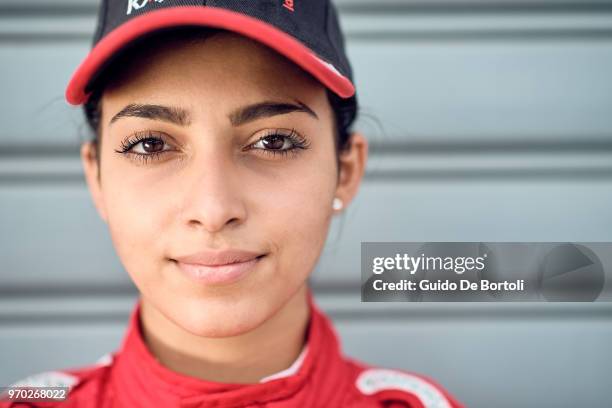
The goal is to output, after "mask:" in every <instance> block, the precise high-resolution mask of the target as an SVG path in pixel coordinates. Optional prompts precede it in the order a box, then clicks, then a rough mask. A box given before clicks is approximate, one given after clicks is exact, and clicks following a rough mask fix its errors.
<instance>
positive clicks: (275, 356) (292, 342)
mask: <svg viewBox="0 0 612 408" xmlns="http://www.w3.org/2000/svg"><path fill="white" fill-rule="evenodd" d="M307 290H308V288H307V286H306V284H305V285H303V286H302V288H300V290H298V292H296V294H295V295H294V296H293V297H292V298H291V299H290V300H289V301H288V302H287V303H286V304H285V305H284V306H283V307H282V308H281V309H280V310H279V311H278V312H277V313H275V314H274V315H273V316H271V317H270V318H269V319H268V320H266V321H265V322H264V323H263V324H262V325H260V326H258V327H256V328H255V329H253V330H251V331H248V332H246V333H242V334H240V335H237V336H232V337H225V338H210V337H201V336H196V335H194V334H192V333H189V332H187V331H185V330H184V329H182V328H181V327H179V326H177V325H176V324H174V323H173V322H172V321H170V320H168V319H167V318H166V317H165V316H164V315H163V314H161V313H160V312H159V311H158V310H157V309H156V308H155V307H154V306H153V305H151V304H150V303H149V302H147V301H146V300H145V299H143V300H142V304H141V323H142V330H143V336H144V339H145V342H146V344H147V347H148V348H149V350H150V352H151V353H152V354H153V355H154V356H155V357H156V358H157V359H158V360H159V361H160V363H161V364H163V365H164V366H166V367H167V368H169V369H171V370H173V371H175V372H178V373H181V374H185V375H188V376H191V377H195V378H199V379H202V380H207V381H215V382H222V383H243V384H249V383H257V382H259V380H260V379H262V378H263V377H266V376H269V375H272V374H274V373H277V372H279V371H281V370H284V369H286V368H289V366H291V364H292V363H293V362H294V361H295V360H296V359H297V357H298V356H299V354H300V352H301V351H302V348H303V346H304V343H305V335H306V330H307V326H308V321H309V317H310V316H309V308H308V299H307Z"/></svg>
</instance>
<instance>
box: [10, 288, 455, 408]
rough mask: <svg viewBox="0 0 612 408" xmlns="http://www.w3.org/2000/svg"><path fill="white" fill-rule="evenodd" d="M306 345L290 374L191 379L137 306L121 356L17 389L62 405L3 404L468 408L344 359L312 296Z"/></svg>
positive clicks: (400, 374) (413, 379) (431, 388)
mask: <svg viewBox="0 0 612 408" xmlns="http://www.w3.org/2000/svg"><path fill="white" fill-rule="evenodd" d="M308 298H309V300H308V302H309V307H310V311H311V313H310V323H309V325H308V330H307V333H308V334H307V347H306V348H305V349H304V352H303V353H302V354H301V356H300V358H298V360H297V361H296V363H294V365H293V366H292V367H291V368H290V369H289V370H283V371H282V372H280V373H278V374H276V375H273V376H269V377H266V378H265V379H264V380H262V381H263V382H259V383H255V384H227V383H218V382H212V381H204V380H200V379H197V378H193V377H188V376H185V375H182V374H179V373H176V372H174V371H171V370H170V369H168V368H166V367H164V366H162V365H161V364H160V363H159V362H158V361H157V360H156V359H155V357H154V356H153V355H152V354H151V353H150V351H149V350H148V348H147V346H146V344H145V343H144V341H143V337H142V332H141V328H140V320H139V319H140V303H139V302H138V303H136V306H135V307H134V310H133V312H132V314H131V317H130V321H129V326H128V328H127V332H126V335H125V337H124V340H123V342H122V345H121V347H120V349H119V351H117V352H115V353H113V354H109V355H108V356H107V358H106V359H104V361H100V362H98V363H97V364H95V365H92V366H89V367H85V368H80V369H73V370H64V371H53V372H47V373H41V374H39V375H35V376H32V377H29V378H27V379H25V380H24V381H21V382H18V383H16V384H15V386H25V385H29V386H67V387H69V392H68V396H67V399H66V400H64V401H62V402H57V401H56V402H50V401H47V402H16V401H11V402H6V401H5V402H0V407H1V408H5V407H41V408H42V407H83V408H141V407H142V408H144V407H146V408H157V407H164V408H209V407H210V408H213V407H214V408H238V407H244V408H264V407H265V408H336V407H349V408H373V407H386V408H464V405H462V404H461V403H459V402H458V401H457V400H456V399H455V398H453V397H452V396H451V395H450V394H449V393H448V392H447V391H446V390H444V389H443V388H442V387H440V386H439V385H438V384H436V383H435V382H434V381H433V380H431V379H429V378H427V377H425V376H423V375H418V374H415V373H411V372H409V371H404V370H394V369H386V368H376V367H373V366H371V365H368V364H365V363H363V362H359V361H357V360H354V359H351V358H348V357H346V356H344V355H343V354H342V352H341V349H340V343H339V341H338V336H337V334H336V332H335V329H334V327H333V325H332V323H331V321H330V320H329V318H328V317H327V316H326V315H325V314H324V313H323V312H322V311H321V310H320V309H319V308H318V306H317V305H316V304H315V302H314V300H313V296H312V293H311V292H310V290H309V292H308Z"/></svg>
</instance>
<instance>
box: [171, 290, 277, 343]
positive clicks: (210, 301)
mask: <svg viewBox="0 0 612 408" xmlns="http://www.w3.org/2000/svg"><path fill="white" fill-rule="evenodd" d="M263 302H264V301H263V300H260V299H258V298H256V297H252V296H248V297H246V298H242V299H240V300H239V301H232V300H231V299H226V298H206V299H198V298H196V299H181V300H179V301H177V302H175V303H174V304H175V305H176V307H171V308H165V309H166V310H162V313H163V314H164V315H165V316H166V317H167V318H168V319H170V320H171V321H172V322H173V323H174V324H175V325H177V326H179V327H181V328H182V329H183V330H185V331H188V332H190V333H191V334H193V335H196V336H202V337H231V336H237V335H240V334H244V333H246V332H248V331H250V330H253V329H255V328H256V327H258V326H259V325H261V324H262V323H263V322H264V321H265V320H266V319H267V318H268V314H269V313H268V310H269V309H270V308H269V307H268V305H266V304H264V303H263ZM270 313H272V312H270Z"/></svg>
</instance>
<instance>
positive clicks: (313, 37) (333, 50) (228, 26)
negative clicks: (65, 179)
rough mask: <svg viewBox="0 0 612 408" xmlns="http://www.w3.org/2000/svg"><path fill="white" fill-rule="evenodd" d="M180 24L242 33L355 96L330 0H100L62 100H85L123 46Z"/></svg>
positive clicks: (343, 93)
mask: <svg viewBox="0 0 612 408" xmlns="http://www.w3.org/2000/svg"><path fill="white" fill-rule="evenodd" d="M182 26H206V27H213V28H219V29H225V30H229V31H232V32H235V33H237V34H241V35H244V36H246V37H249V38H251V39H254V40H256V41H258V42H260V43H262V44H264V45H266V46H268V47H270V48H272V49H274V50H275V51H277V52H278V53H280V54H282V55H284V56H285V57H286V58H288V59H289V60H291V61H293V62H294V63H295V64H297V65H298V66H300V67H301V68H302V69H304V70H305V71H306V72H308V73H310V74H311V75H313V76H314V77H315V78H316V79H317V80H319V81H320V82H321V83H322V84H323V85H324V86H326V87H327V88H329V89H330V90H331V91H332V92H334V93H335V94H336V95H338V96H339V97H340V98H345V99H346V98H350V97H352V96H354V95H355V86H354V84H353V73H352V68H351V66H350V63H349V61H348V58H347V56H346V53H345V49H344V38H343V35H342V31H341V29H340V23H339V21H338V14H337V11H336V8H335V6H334V5H333V4H332V2H331V0H200V1H196V0H102V2H101V4H100V8H99V12H98V22H97V28H96V31H95V34H94V39H93V44H92V49H91V51H90V52H89V54H88V55H87V56H86V57H85V59H84V60H83V61H82V62H81V64H80V65H79V67H78V68H77V69H76V71H75V72H74V74H73V75H72V77H71V79H70V82H69V83H68V87H67V88H66V100H67V101H68V102H69V103H70V104H72V105H80V104H83V103H85V102H87V100H88V98H89V95H90V94H91V92H92V89H91V87H92V84H93V82H94V80H95V78H97V77H98V76H99V75H100V74H101V72H102V71H103V70H104V68H105V67H107V66H109V65H110V63H111V62H112V61H113V60H114V59H115V58H117V56H118V55H119V53H120V52H121V51H122V50H125V48H126V47H127V46H128V45H130V44H132V43H134V42H135V41H137V40H139V39H142V38H143V37H145V36H146V35H148V34H151V33H153V32H155V31H158V30H164V29H168V28H173V27H182Z"/></svg>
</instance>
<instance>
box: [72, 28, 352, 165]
mask: <svg viewBox="0 0 612 408" xmlns="http://www.w3.org/2000/svg"><path fill="white" fill-rule="evenodd" d="M222 31H224V30H221V29H216V28H208V27H190V26H189V27H179V28H176V27H175V28H171V29H166V30H163V36H162V31H156V32H154V33H152V34H149V35H148V36H146V38H141V39H139V40H137V41H135V42H134V43H132V44H131V45H130V46H128V47H126V48H125V49H124V50H123V51H122V52H121V54H120V55H118V56H117V58H116V59H115V60H114V62H112V63H111V65H109V66H106V67H104V68H103V69H102V70H101V71H100V73H99V74H98V75H97V76H96V77H95V78H94V79H93V80H92V85H91V86H90V87H89V88H88V91H91V94H90V96H89V99H88V101H87V102H86V103H85V104H84V105H83V110H84V113H85V118H86V120H87V124H88V125H89V128H90V129H91V131H92V132H93V136H94V137H93V143H94V147H95V148H96V156H97V160H98V165H99V164H100V155H99V154H98V153H97V152H99V146H100V142H101V140H100V116H101V104H100V102H101V99H102V95H103V93H104V89H105V87H106V86H107V85H108V83H109V82H110V81H113V80H116V79H117V78H119V77H120V72H119V71H118V68H119V67H121V68H122V69H123V68H124V67H126V66H128V65H129V60H131V59H132V58H134V57H135V56H136V55H146V53H147V49H149V50H150V48H149V47H159V45H160V44H161V42H162V41H164V42H174V41H182V42H193V41H201V40H203V39H206V38H208V37H210V36H212V35H214V34H216V33H219V32H222ZM152 44H153V45H152ZM141 46H142V47H141ZM326 92H327V97H328V100H329V103H330V105H331V108H332V110H333V112H334V128H335V129H334V136H335V147H336V161H337V165H339V160H340V154H341V153H342V152H343V151H345V150H347V149H348V148H349V146H350V134H351V126H352V125H353V123H354V122H355V119H356V117H357V109H358V105H357V96H356V95H354V96H352V97H350V98H346V99H345V98H341V97H339V96H338V95H336V94H335V93H333V92H332V91H330V90H329V89H328V88H326ZM338 168H339V166H338Z"/></svg>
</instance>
